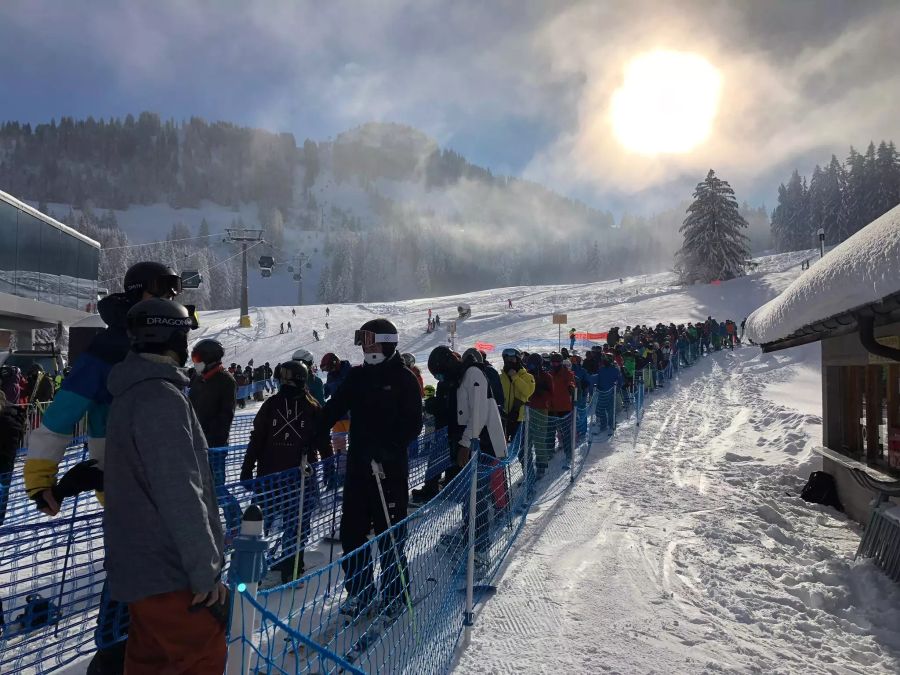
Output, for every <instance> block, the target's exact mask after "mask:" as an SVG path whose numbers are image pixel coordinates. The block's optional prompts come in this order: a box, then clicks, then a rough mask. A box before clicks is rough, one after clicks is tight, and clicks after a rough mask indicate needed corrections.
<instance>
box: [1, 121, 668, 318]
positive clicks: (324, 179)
mask: <svg viewBox="0 0 900 675" xmlns="http://www.w3.org/2000/svg"><path fill="white" fill-rule="evenodd" d="M0 189H3V190H6V191H8V192H11V193H13V194H15V195H17V196H18V197H20V198H24V199H27V200H30V201H32V202H33V203H36V204H39V205H42V206H44V208H48V207H47V205H48V204H50V205H52V206H51V207H52V209H53V210H54V214H55V215H56V216H57V217H60V218H64V217H67V218H68V219H69V220H70V221H72V222H71V224H73V226H75V227H79V226H80V225H81V226H82V227H85V228H86V227H89V226H90V227H92V228H93V229H92V232H93V234H94V235H95V236H101V235H102V228H104V227H108V226H109V223H110V222H112V221H113V220H114V221H115V222H116V227H117V228H118V229H119V230H121V231H122V233H124V237H125V240H127V241H131V242H134V241H157V240H163V239H165V238H167V237H168V238H169V239H173V238H174V237H172V236H171V230H172V228H173V226H176V225H179V226H182V227H184V228H186V229H187V230H188V231H189V232H196V231H200V229H201V223H200V220H206V221H207V222H206V225H205V227H206V228H207V230H206V231H208V232H213V233H215V232H221V231H222V230H223V229H224V228H225V227H228V226H231V225H239V224H243V225H246V226H248V227H263V228H264V229H265V230H266V239H267V241H268V242H269V246H267V247H265V250H266V251H267V252H271V253H273V255H274V256H275V257H276V259H281V260H284V261H285V263H286V264H285V265H284V266H283V269H284V273H285V278H284V280H283V282H284V283H283V284H280V285H279V284H276V283H275V282H272V283H270V287H271V288H276V287H277V288H281V287H282V286H283V287H284V291H283V293H284V294H288V293H290V297H281V293H282V291H278V292H277V293H268V294H267V295H266V300H265V302H266V304H286V303H289V302H292V301H293V298H294V297H295V296H296V292H297V291H296V286H295V285H293V283H292V280H291V278H290V277H289V276H287V269H286V268H287V266H288V265H287V261H288V258H289V257H290V256H296V255H297V254H298V252H303V253H305V254H307V255H309V256H310V257H311V258H312V260H311V261H310V263H309V264H308V266H307V269H308V271H307V273H306V277H305V283H306V284H307V286H308V290H307V296H306V300H307V302H308V301H310V300H311V299H312V298H311V296H312V293H310V292H309V291H311V290H312V288H309V287H310V286H315V290H316V291H317V297H318V299H319V300H321V301H323V302H338V301H344V302H346V301H375V300H392V299H403V298H410V297H421V296H423V295H428V294H431V293H435V294H449V293H458V292H466V291H471V290H475V289H480V288H491V287H498V286H508V285H516V284H535V283H556V282H559V283H562V282H573V281H589V280H596V279H602V278H612V277H618V276H622V275H626V274H634V273H638V272H643V271H656V270H659V269H664V268H666V267H668V265H669V264H670V259H671V253H672V244H671V241H672V237H671V236H670V234H671V233H670V232H662V233H658V232H655V231H654V229H653V226H652V225H653V224H652V223H649V224H648V221H645V220H642V219H630V220H629V222H630V223H632V225H630V226H628V227H625V223H624V221H623V224H622V225H621V226H618V227H617V226H616V223H615V221H614V218H613V216H612V214H611V213H609V212H605V211H600V210H597V209H595V208H591V207H589V206H588V205H586V204H584V203H582V202H579V201H577V200H573V199H569V198H567V197H564V196H562V195H560V194H558V193H555V192H553V191H551V190H548V189H546V188H544V187H543V186H541V185H538V184H536V183H532V182H529V181H524V180H520V179H517V178H513V177H508V176H495V175H493V174H492V173H491V172H490V171H489V170H488V169H485V168H483V167H480V166H477V165H474V164H471V163H470V162H468V161H467V160H466V159H465V158H464V157H462V156H461V155H459V154H458V153H456V152H454V151H453V150H450V149H447V148H441V147H440V146H439V145H438V143H437V142H436V141H435V140H434V139H432V138H430V137H428V136H427V135H426V134H423V133H422V132H421V131H418V130H416V129H413V128H411V127H408V126H403V125H399V124H386V123H371V124H365V125H362V126H360V127H357V128H355V129H351V130H349V131H347V132H344V133H342V134H339V135H338V136H337V137H336V138H335V139H334V140H330V141H324V142H316V141H313V140H310V139H307V140H305V141H304V142H303V144H302V145H300V146H298V145H297V143H296V141H295V139H294V137H293V136H292V135H291V134H276V133H272V132H269V131H263V130H259V129H249V128H245V127H238V126H235V125H232V124H229V123H226V122H213V123H210V122H207V121H205V120H202V119H200V118H192V119H190V120H189V121H187V122H183V123H177V122H174V121H165V122H164V121H162V120H161V119H160V117H159V116H158V115H156V114H154V113H147V112H145V113H141V114H140V115H138V116H137V117H136V118H135V117H133V116H131V115H129V116H127V117H126V118H125V119H124V120H121V119H111V120H106V121H104V120H95V119H93V118H88V119H86V120H74V119H72V118H68V117H66V118H63V119H61V120H60V121H59V122H58V123H57V122H55V121H52V122H50V123H49V124H39V125H37V126H34V127H32V126H31V125H28V124H20V123H18V122H7V123H4V124H2V125H0ZM70 208H71V209H72V211H71V213H68V211H69V209H70ZM85 208H86V210H87V213H88V214H91V215H92V217H93V220H90V219H85V218H83V217H82V214H83V212H84V211H83V210H84V209H85ZM107 210H112V212H111V215H107V216H105V221H106V223H105V224H104V222H101V218H99V216H93V214H101V213H103V212H105V211H107ZM149 213H152V214H153V217H152V218H148V214H149ZM88 221H90V222H88ZM98 228H99V229H100V230H101V234H100V235H98ZM668 229H671V228H668V227H667V228H666V230H668ZM675 229H677V227H676V228H675ZM104 236H105V237H106V239H109V240H110V241H112V240H114V241H115V242H116V245H119V246H121V245H123V244H122V241H123V239H122V236H121V233H117V234H115V237H112V236H106V235H102V236H101V238H103V237H104ZM311 242H314V243H315V248H316V252H315V254H314V253H313V251H312V250H309V251H307V250H306V249H307V248H312V246H311ZM200 243H201V244H202V245H204V246H205V245H206V243H207V242H200ZM107 245H109V244H107ZM193 245H194V244H188V245H187V246H188V248H189V247H190V246H193ZM318 249H321V250H318ZM261 250H262V249H261ZM226 254H227V255H231V254H232V249H230V248H227V247H224V246H222V245H221V242H218V243H217V245H216V246H215V247H212V250H210V251H207V252H206V254H205V255H207V256H213V258H214V259H224V257H227V256H226ZM181 255H183V256H195V257H197V254H196V253H191V252H190V251H187V252H185V253H182V254H181ZM109 273H110V275H111V277H115V275H116V274H117V271H116V270H114V269H110V270H109ZM276 276H277V275H276ZM214 291H215V289H214ZM230 297H231V296H230V295H229V296H227V297H223V298H218V299H216V298H215V297H214V296H213V297H211V298H209V299H207V301H208V302H209V303H211V306H221V305H223V304H225V303H228V302H230V301H231V300H230Z"/></svg>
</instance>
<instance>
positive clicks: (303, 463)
mask: <svg viewBox="0 0 900 675" xmlns="http://www.w3.org/2000/svg"><path fill="white" fill-rule="evenodd" d="M304 501H306V453H305V452H304V453H303V455H302V457H301V458H300V507H299V508H298V509H297V511H298V513H297V549H296V550H295V551H294V577H293V580H296V579H297V571H298V570H299V568H300V550H301V549H300V546H301V545H302V541H303V507H304V506H305V504H304Z"/></svg>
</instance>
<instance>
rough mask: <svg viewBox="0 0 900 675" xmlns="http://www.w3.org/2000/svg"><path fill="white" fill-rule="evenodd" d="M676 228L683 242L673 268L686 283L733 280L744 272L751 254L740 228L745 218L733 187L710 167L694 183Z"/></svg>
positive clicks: (744, 223) (742, 226) (743, 225)
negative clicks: (681, 222) (691, 194)
mask: <svg viewBox="0 0 900 675" xmlns="http://www.w3.org/2000/svg"><path fill="white" fill-rule="evenodd" d="M687 213H688V215H687V218H685V219H684V224H683V225H682V226H681V228H680V229H679V232H681V233H682V234H683V235H684V244H683V245H682V247H681V249H680V250H679V251H678V253H676V254H675V256H676V268H677V269H679V270H680V272H681V275H682V279H683V281H684V282H685V283H689V284H692V283H695V282H697V281H701V282H703V283H709V282H711V281H713V280H715V279H733V278H734V277H736V276H739V275H741V274H743V272H744V265H745V264H746V262H747V258H748V257H749V256H750V250H749V240H748V239H747V236H746V235H745V234H744V233H743V232H742V230H745V229H747V221H746V220H744V218H743V216H741V214H740V212H739V211H738V203H737V200H736V199H735V197H734V190H732V189H731V186H730V185H729V184H728V182H727V181H724V180H721V179H720V178H717V177H716V174H715V171H713V170H712V169H710V170H709V173H708V174H707V175H706V179H705V180H704V181H703V182H701V183H698V184H697V188H696V189H695V190H694V202H693V203H692V204H691V205H690V206H689V207H688V209H687Z"/></svg>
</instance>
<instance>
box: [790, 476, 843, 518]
mask: <svg viewBox="0 0 900 675" xmlns="http://www.w3.org/2000/svg"><path fill="white" fill-rule="evenodd" d="M800 499H802V500H803V501H805V502H811V503H813V504H824V505H825V506H831V507H833V508H835V509H837V510H838V511H841V512H843V511H844V505H843V504H841V500H840V498H838V492H837V485H836V484H835V482H834V476H832V475H831V474H828V473H825V472H824V471H813V472H812V473H811V474H810V476H809V480H808V481H807V482H806V485H805V486H804V487H803V491H802V492H801V493H800Z"/></svg>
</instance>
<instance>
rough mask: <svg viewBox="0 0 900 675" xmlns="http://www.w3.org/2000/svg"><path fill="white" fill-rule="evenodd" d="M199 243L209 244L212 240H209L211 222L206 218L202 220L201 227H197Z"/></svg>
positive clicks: (201, 244) (202, 244)
mask: <svg viewBox="0 0 900 675" xmlns="http://www.w3.org/2000/svg"><path fill="white" fill-rule="evenodd" d="M197 237H198V239H197V243H198V244H199V245H200V246H208V245H209V244H210V243H211V242H210V241H209V223H208V222H206V218H204V219H203V220H201V221H200V225H199V227H197Z"/></svg>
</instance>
